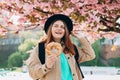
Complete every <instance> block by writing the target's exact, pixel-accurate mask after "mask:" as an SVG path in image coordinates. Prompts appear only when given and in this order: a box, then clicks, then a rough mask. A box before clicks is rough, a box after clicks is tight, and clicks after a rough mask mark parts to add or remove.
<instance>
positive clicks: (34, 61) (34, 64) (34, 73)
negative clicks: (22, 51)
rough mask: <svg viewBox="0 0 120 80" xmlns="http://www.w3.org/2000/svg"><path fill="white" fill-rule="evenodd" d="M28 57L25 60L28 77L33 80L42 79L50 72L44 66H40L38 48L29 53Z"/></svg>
mask: <svg viewBox="0 0 120 80" xmlns="http://www.w3.org/2000/svg"><path fill="white" fill-rule="evenodd" d="M29 52H30V53H29V54H30V56H29V58H28V59H27V60H26V65H27V68H28V72H29V75H30V76H31V77H32V78H33V79H34V80H36V79H42V78H43V77H45V75H46V74H47V73H48V72H50V71H51V69H48V68H47V67H46V66H45V64H43V65H42V64H41V62H40V60H39V57H38V46H37V47H35V48H34V49H33V50H31V51H29Z"/></svg>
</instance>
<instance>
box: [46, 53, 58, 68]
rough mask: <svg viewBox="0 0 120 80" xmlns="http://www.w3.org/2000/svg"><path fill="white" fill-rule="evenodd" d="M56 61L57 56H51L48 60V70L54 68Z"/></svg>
mask: <svg viewBox="0 0 120 80" xmlns="http://www.w3.org/2000/svg"><path fill="white" fill-rule="evenodd" d="M56 60H57V56H56V54H51V55H49V56H48V57H47V59H46V66H47V67H48V68H52V66H53V65H54V64H55V62H56Z"/></svg>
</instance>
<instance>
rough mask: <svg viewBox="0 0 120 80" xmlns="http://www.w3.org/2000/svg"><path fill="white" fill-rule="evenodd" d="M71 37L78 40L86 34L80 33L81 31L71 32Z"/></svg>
mask: <svg viewBox="0 0 120 80" xmlns="http://www.w3.org/2000/svg"><path fill="white" fill-rule="evenodd" d="M71 35H72V36H74V37H76V38H78V39H80V38H83V37H85V35H84V33H83V32H80V31H79V30H73V31H72V32H71Z"/></svg>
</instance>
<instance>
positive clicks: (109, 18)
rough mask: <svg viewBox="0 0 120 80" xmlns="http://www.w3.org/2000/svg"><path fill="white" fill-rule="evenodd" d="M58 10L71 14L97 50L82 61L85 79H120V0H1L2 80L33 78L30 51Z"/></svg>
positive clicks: (27, 79) (26, 79) (0, 49)
mask: <svg viewBox="0 0 120 80" xmlns="http://www.w3.org/2000/svg"><path fill="white" fill-rule="evenodd" d="M57 13H60V14H65V15H67V16H69V17H70V18H71V19H72V21H73V25H74V27H73V30H78V31H80V33H82V34H84V36H86V37H87V38H88V40H89V42H90V44H91V45H92V47H93V49H94V51H95V54H96V58H95V59H94V60H91V61H88V62H85V63H81V64H80V66H81V68H82V71H83V74H84V76H85V78H84V80H120V0H0V80H31V78H30V76H29V74H28V70H27V67H26V64H25V60H26V59H27V58H28V57H29V54H28V51H29V50H31V49H33V48H34V47H35V46H36V45H37V44H38V42H39V41H40V40H41V38H42V37H43V36H44V31H43V27H44V23H45V21H46V19H47V18H48V17H49V16H51V15H53V14H57ZM71 39H72V41H73V43H75V44H76V45H78V46H81V44H80V43H79V42H78V40H77V39H76V38H74V37H71Z"/></svg>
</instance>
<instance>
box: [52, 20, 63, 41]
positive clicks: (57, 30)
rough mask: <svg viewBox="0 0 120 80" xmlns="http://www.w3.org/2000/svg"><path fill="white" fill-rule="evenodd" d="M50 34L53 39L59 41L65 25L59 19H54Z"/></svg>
mask: <svg viewBox="0 0 120 80" xmlns="http://www.w3.org/2000/svg"><path fill="white" fill-rule="evenodd" d="M51 31H52V36H53V38H54V40H55V41H60V40H61V38H63V36H64V35H65V25H64V23H63V22H62V21H61V20H58V21H55V22H54V23H53V25H52V30H51Z"/></svg>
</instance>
